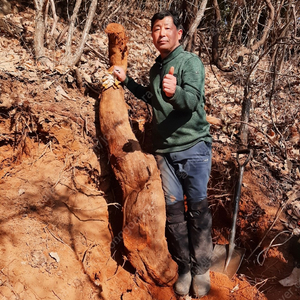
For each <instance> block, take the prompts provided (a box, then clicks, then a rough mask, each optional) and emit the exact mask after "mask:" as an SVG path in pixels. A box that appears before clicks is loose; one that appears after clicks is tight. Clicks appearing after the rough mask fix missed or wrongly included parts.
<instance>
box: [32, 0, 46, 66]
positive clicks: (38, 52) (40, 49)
mask: <svg viewBox="0 0 300 300" xmlns="http://www.w3.org/2000/svg"><path fill="white" fill-rule="evenodd" d="M47 2H48V1H47V0H46V1H45V0H34V6H35V31H34V51H35V58H36V60H39V59H41V58H43V57H44V55H45V48H44V35H45V10H46V6H47Z"/></svg>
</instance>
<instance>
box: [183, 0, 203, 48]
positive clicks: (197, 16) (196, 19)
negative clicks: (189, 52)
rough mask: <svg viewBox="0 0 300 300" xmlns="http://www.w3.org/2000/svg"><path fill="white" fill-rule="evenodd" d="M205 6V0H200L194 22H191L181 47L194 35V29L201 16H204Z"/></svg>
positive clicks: (184, 46)
mask: <svg viewBox="0 0 300 300" xmlns="http://www.w3.org/2000/svg"><path fill="white" fill-rule="evenodd" d="M206 6H207V0H202V2H201V5H200V9H199V10H198V12H197V15H196V18H195V20H194V22H193V23H192V25H191V27H190V29H189V31H188V33H187V35H186V37H185V39H184V41H183V43H182V46H183V48H184V49H185V48H186V46H187V44H188V42H189V39H191V38H192V36H193V35H194V33H195V31H196V30H197V27H198V26H199V24H200V22H201V20H202V18H203V16H204V11H205V9H206Z"/></svg>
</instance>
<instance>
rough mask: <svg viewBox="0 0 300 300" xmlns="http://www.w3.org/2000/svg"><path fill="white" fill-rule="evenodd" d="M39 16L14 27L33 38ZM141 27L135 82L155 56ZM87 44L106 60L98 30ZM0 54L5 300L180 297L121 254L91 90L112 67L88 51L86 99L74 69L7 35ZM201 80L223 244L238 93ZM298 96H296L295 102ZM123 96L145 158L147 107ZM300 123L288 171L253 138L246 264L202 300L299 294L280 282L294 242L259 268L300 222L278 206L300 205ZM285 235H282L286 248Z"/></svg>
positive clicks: (133, 60)
mask: <svg viewBox="0 0 300 300" xmlns="http://www.w3.org/2000/svg"><path fill="white" fill-rule="evenodd" d="M32 13H33V12H32V11H30V10H28V11H25V12H23V13H20V14H19V15H14V16H11V20H12V21H14V22H15V24H19V23H18V22H19V21H18V20H19V18H21V17H23V18H25V17H26V19H27V22H26V23H23V24H25V25H23V26H27V27H28V28H27V29H28V30H29V29H30V28H33V27H32V26H33V24H32V22H30V21H28V20H29V19H30V17H31V20H33V17H32V16H33V15H32ZM143 22H145V24H148V23H147V21H146V20H143ZM147 26H148V25H145V26H144V27H145V28H147ZM134 29H135V28H132V29H131V30H129V32H128V35H129V37H130V41H129V47H130V50H129V73H130V75H131V76H134V77H135V78H140V79H141V80H144V81H145V78H144V76H145V74H147V70H148V69H149V66H150V65H151V64H152V63H153V61H154V58H155V56H156V53H155V50H154V49H153V46H152V45H151V40H150V39H149V38H146V39H145V37H146V36H147V32H146V31H145V30H144V32H141V31H140V32H139V34H137V32H136V31H135V30H134ZM140 29H141V28H140ZM28 30H27V31H26V32H27V34H28V32H30V30H29V31H28ZM28 39H29V37H28ZM89 42H90V44H91V45H92V47H94V49H98V48H99V47H100V50H101V51H102V52H103V53H104V57H105V54H107V52H106V51H107V49H106V48H107V39H106V36H105V34H104V33H103V32H100V31H99V32H97V33H95V34H93V35H91V37H90V41H89ZM137 54H138V55H137ZM0 55H1V64H0V87H1V98H0V207H1V216H0V251H1V255H0V296H1V297H0V298H1V299H3V300H4V299H10V300H13V299H22V300H23V299H24V300H31V299H32V300H34V299H49V300H50V299H51V300H52V299H53V300H54V299H68V300H73V299H74V300H75V299H78V300H82V299H109V300H114V299H123V300H124V299H126V300H131V299H132V300H133V299H159V300H160V299H164V300H171V299H176V297H175V295H174V293H173V292H172V290H171V289H168V288H162V287H158V286H149V285H148V284H146V283H145V282H143V281H142V280H141V279H140V278H139V277H138V276H137V275H136V274H135V271H134V269H133V268H132V267H131V266H130V265H129V263H128V262H127V260H126V253H124V251H123V247H122V240H121V237H122V234H121V232H120V228H121V226H122V207H121V205H120V204H119V202H120V196H119V192H120V191H119V189H118V187H117V186H116V183H115V180H114V177H113V174H112V172H111V170H110V167H109V163H108V156H107V152H106V147H105V146H106V145H105V139H104V138H103V137H102V136H101V133H100V132H99V120H98V103H99V100H98V93H97V92H99V91H98V90H97V89H96V88H97V85H95V86H92V85H91V81H90V77H91V76H92V73H93V72H94V71H95V70H96V69H97V68H98V69H101V70H105V69H106V68H107V64H106V60H105V58H103V57H102V58H101V57H97V56H96V55H95V52H93V51H92V50H91V48H89V50H86V51H85V53H84V55H83V58H82V62H81V67H80V71H81V72H82V74H83V78H84V82H85V85H84V89H83V91H82V92H79V90H78V88H77V86H76V76H75V74H74V73H73V72H71V71H70V72H67V73H64V72H62V71H61V70H60V68H58V67H57V68H56V69H52V70H48V69H44V67H41V66H36V65H35V63H34V61H33V59H32V56H31V55H30V53H28V51H27V50H26V49H25V48H24V46H23V45H22V44H21V43H20V40H19V39H18V38H17V37H15V36H12V35H11V34H6V33H5V32H2V36H0ZM206 71H207V80H206V94H207V112H208V114H210V115H212V116H215V117H217V118H219V120H221V121H222V123H223V124H224V126H222V127H220V126H214V125H213V126H212V133H213V137H214V145H213V154H214V155H213V157H214V158H213V168H212V175H211V180H210V186H209V201H210V204H211V208H212V211H213V219H214V226H213V227H214V228H213V237H214V242H216V243H226V242H227V238H228V233H229V228H230V222H231V206H230V202H231V199H232V196H233V193H234V186H235V182H236V178H237V165H236V162H235V155H234V151H235V150H236V140H235V134H236V127H234V126H233V127H232V125H231V124H230V122H235V121H238V120H239V116H240V103H241V99H242V91H243V89H242V87H241V86H238V85H233V87H232V84H233V83H232V82H231V80H230V78H228V77H226V76H225V75H226V74H222V73H219V72H218V71H217V70H214V73H213V72H212V70H211V68H210V66H209V65H206ZM224 87H225V89H226V91H227V93H225V92H224ZM296 88H297V87H296ZM297 93H299V91H297V90H295V93H294V94H295V97H296V96H297V95H298V94H297ZM126 97H127V98H126V99H127V103H128V109H129V110H128V111H129V116H130V120H131V123H132V127H133V130H134V132H135V133H136V135H137V136H138V138H139V140H140V141H141V143H142V145H143V147H144V148H145V149H148V148H150V147H149V137H148V132H147V131H145V128H147V126H148V125H149V124H148V121H149V119H150V117H151V115H149V109H148V108H147V107H146V106H145V105H144V104H142V103H141V102H140V101H136V100H135V99H132V97H131V96H130V95H128V94H127V96H126ZM100 101H101V100H100ZM296 104H297V102H296V103H295V105H296ZM256 107H257V110H256V112H258V113H257V114H256V115H255V117H253V120H252V121H253V122H257V123H258V124H263V123H264V121H265V120H264V115H262V114H260V112H261V111H264V110H265V107H264V106H263V105H262V104H261V103H259V102H257V103H256ZM296 116H297V115H296ZM295 119H296V120H297V118H296V117H295ZM228 120H230V122H229V121H228ZM297 124H298V123H297V122H294V123H292V124H291V125H290V127H291V128H295V130H296V131H293V132H294V135H291V138H292V137H293V138H294V140H293V141H291V144H290V145H292V146H291V147H290V148H289V151H290V158H289V162H291V163H292V167H290V165H286V164H288V161H287V160H282V161H280V160H279V159H278V157H277V156H276V155H274V152H273V154H271V152H270V153H268V151H267V150H268V149H269V148H268V147H269V144H268V143H267V142H266V141H268V139H267V138H265V135H264V134H262V133H261V132H259V131H255V130H254V129H253V130H251V141H252V144H254V145H255V146H256V153H255V156H254V159H253V160H252V161H251V163H250V164H249V165H248V166H247V168H246V171H245V176H244V184H243V190H242V197H241V208H240V214H239V223H238V234H237V244H238V245H240V246H243V247H245V248H246V249H247V252H246V256H245V260H244V262H243V264H242V267H241V269H240V271H239V274H237V275H236V276H235V277H234V278H233V279H232V280H230V279H228V278H227V277H226V276H224V275H221V274H217V273H213V272H211V279H212V289H211V292H210V293H209V295H208V296H206V297H204V298H203V299H208V300H213V299H292V300H295V299H299V285H296V286H292V287H288V288H285V287H282V286H281V285H280V284H279V283H278V280H279V279H282V278H285V277H286V276H288V275H289V274H290V273H291V271H292V269H293V267H294V261H295V260H294V258H293V257H292V255H291V254H290V252H289V248H288V245H289V243H287V244H285V245H284V246H278V247H275V248H271V249H270V250H269V251H267V255H266V260H265V262H264V264H263V266H260V265H259V264H258V263H257V260H256V258H257V255H258V253H259V252H260V251H262V250H263V249H266V248H267V247H268V246H269V245H270V242H271V240H272V238H274V237H275V236H276V235H277V234H278V233H279V232H282V231H283V230H286V228H287V227H284V226H283V225H282V222H281V221H280V220H283V221H285V222H286V223H289V225H291V226H297V225H295V220H298V219H297V217H296V219H295V217H294V218H292V220H293V222H291V220H290V219H289V215H287V214H286V210H284V211H282V212H281V211H280V203H281V202H286V201H290V202H292V201H296V200H298V199H299V197H300V196H299V195H298V194H297V193H296V192H297V190H299V180H300V178H299V167H298V165H297V164H295V161H297V160H298V159H299V139H298V140H297V137H298V136H299V132H298V130H299V127H297V126H298V125H297ZM144 125H145V126H144ZM235 126H236V125H235ZM297 132H298V135H297ZM289 141H290V140H289ZM288 146H289V144H288ZM272 150H274V149H272ZM297 155H298V156H297ZM290 202H289V203H290ZM278 212H281V213H280V214H279V216H278ZM290 212H291V211H290ZM291 214H292V212H291ZM277 216H278V218H276V217H277ZM274 220H276V222H274V226H272V230H270V231H269V232H268V229H269V228H270V226H271V225H272V224H273V221H274ZM267 232H268V234H267V235H266V236H265V234H266V233H267ZM290 233H291V230H289V231H287V232H286V234H285V235H281V236H280V237H279V239H281V242H284V240H286V239H287V238H288V237H289V236H290ZM262 239H263V243H262V245H261V246H260V247H259V249H258V250H257V251H256V252H255V254H253V255H252V257H251V258H250V259H248V257H249V255H250V254H251V252H252V251H253V250H254V249H255V247H256V246H257V245H258V244H259V242H260V241H261V240H262ZM276 242H277V240H276ZM262 257H263V256H260V257H259V258H260V259H261V258H262Z"/></svg>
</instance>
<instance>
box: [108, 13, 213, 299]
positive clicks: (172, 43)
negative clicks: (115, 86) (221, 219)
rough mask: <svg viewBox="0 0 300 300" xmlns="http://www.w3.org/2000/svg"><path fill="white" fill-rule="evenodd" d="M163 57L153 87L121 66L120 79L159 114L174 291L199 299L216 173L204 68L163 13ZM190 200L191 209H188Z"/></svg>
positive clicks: (158, 149) (205, 288) (156, 26)
mask: <svg viewBox="0 0 300 300" xmlns="http://www.w3.org/2000/svg"><path fill="white" fill-rule="evenodd" d="M151 30H152V38H153V43H154V45H155V47H156V48H157V50H158V51H159V53H160V55H159V57H158V58H157V59H156V62H155V64H154V65H153V66H152V68H151V70H150V84H149V86H148V87H144V86H141V85H139V84H137V83H136V82H135V81H134V80H133V79H132V78H130V77H128V76H126V74H125V72H124V70H123V69H122V68H121V67H118V66H115V67H114V73H115V75H116V76H117V78H118V79H119V80H120V81H121V82H123V84H124V85H125V86H126V87H127V88H128V89H129V90H130V91H131V92H132V93H133V94H134V95H135V96H136V97H137V98H140V99H142V100H144V101H145V102H147V103H149V104H150V105H151V106H152V108H153V146H154V151H155V157H156V160H157V164H158V167H159V169H160V172H161V178H162V184H163V190H164V194H165V199H166V213H167V222H166V236H167V241H168V246H169V250H170V253H171V254H172V257H173V259H174V260H175V261H176V262H177V264H178V273H179V276H178V280H177V281H176V283H175V285H174V290H175V292H176V293H177V294H179V295H187V294H188V293H189V291H190V288H192V291H193V293H194V294H195V295H196V297H202V296H204V295H206V294H207V293H208V292H209V290H210V278H209V267H210V263H211V256H212V239H211V213H210V210H209V207H208V202H207V198H206V197H207V183H208V179H209V175H210V170H211V141H212V139H211V135H210V133H209V124H208V122H207V121H206V114H205V111H204V103H205V98H204V77H205V74H204V67H203V64H202V62H201V60H200V58H199V57H198V56H196V55H195V54H192V53H189V52H185V51H184V50H183V48H182V47H181V46H180V39H181V37H182V29H181V28H180V23H179V18H178V16H177V15H176V14H173V13H171V12H170V11H162V12H160V13H157V14H155V15H154V16H153V18H152V20H151ZM184 195H185V196H186V203H187V205H186V207H187V208H186V209H185V204H184Z"/></svg>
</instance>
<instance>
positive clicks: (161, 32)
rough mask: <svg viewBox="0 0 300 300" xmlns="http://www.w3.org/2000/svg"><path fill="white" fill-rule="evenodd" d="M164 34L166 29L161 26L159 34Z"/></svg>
mask: <svg viewBox="0 0 300 300" xmlns="http://www.w3.org/2000/svg"><path fill="white" fill-rule="evenodd" d="M165 35H166V30H165V28H163V27H162V28H161V29H160V36H165Z"/></svg>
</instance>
